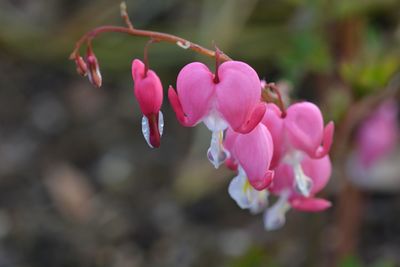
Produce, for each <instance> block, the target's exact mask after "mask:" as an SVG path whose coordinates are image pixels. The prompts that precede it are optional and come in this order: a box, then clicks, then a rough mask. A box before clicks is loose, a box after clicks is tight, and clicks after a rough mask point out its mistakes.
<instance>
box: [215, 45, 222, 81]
mask: <svg viewBox="0 0 400 267" xmlns="http://www.w3.org/2000/svg"><path fill="white" fill-rule="evenodd" d="M220 57H221V50H219V48H218V47H217V46H215V75H214V83H219V76H218V69H219V65H220V63H221V62H220V61H221V58H220Z"/></svg>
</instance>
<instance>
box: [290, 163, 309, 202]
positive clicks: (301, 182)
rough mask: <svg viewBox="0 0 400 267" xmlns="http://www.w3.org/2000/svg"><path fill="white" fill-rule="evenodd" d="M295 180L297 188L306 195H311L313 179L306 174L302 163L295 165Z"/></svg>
mask: <svg viewBox="0 0 400 267" xmlns="http://www.w3.org/2000/svg"><path fill="white" fill-rule="evenodd" d="M293 172H294V180H295V188H296V190H297V191H298V192H299V193H300V194H302V195H303V196H305V197H308V196H310V193H311V189H312V187H313V181H312V180H311V178H310V177H308V176H307V175H305V173H304V172H303V168H302V167H301V164H300V163H296V164H295V165H293Z"/></svg>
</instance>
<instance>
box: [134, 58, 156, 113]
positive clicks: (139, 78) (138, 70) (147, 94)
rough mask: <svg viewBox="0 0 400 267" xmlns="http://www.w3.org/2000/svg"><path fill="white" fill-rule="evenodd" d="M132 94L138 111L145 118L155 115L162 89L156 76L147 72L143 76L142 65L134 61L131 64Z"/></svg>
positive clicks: (138, 61) (149, 71)
mask: <svg viewBox="0 0 400 267" xmlns="http://www.w3.org/2000/svg"><path fill="white" fill-rule="evenodd" d="M132 77H133V81H134V93H135V97H136V99H137V101H138V103H139V106H140V109H141V111H142V113H143V114H144V115H145V116H150V115H152V114H153V115H157V114H158V112H159V111H160V109H161V105H162V101H163V89H162V85H161V81H160V78H158V76H157V74H156V73H155V72H154V71H152V70H148V72H147V75H146V76H144V64H143V63H142V62H141V61H140V60H138V59H135V60H134V61H133V62H132Z"/></svg>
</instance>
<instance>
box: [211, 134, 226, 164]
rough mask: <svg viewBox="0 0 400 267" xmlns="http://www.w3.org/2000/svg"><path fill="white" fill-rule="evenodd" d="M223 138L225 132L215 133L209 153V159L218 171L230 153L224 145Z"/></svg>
mask: <svg viewBox="0 0 400 267" xmlns="http://www.w3.org/2000/svg"><path fill="white" fill-rule="evenodd" d="M223 138H224V132H223V131H222V130H219V131H213V132H212V135H211V143H210V148H209V149H208V151H207V158H208V160H209V161H210V162H211V163H212V164H213V165H214V167H215V168H216V169H218V167H219V166H220V165H221V164H222V163H224V161H225V160H226V159H227V158H228V152H227V151H226V150H225V148H224V146H223V144H222V142H223Z"/></svg>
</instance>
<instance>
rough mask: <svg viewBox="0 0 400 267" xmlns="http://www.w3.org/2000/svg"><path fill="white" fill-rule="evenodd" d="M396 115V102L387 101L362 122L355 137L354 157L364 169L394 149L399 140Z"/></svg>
mask: <svg viewBox="0 0 400 267" xmlns="http://www.w3.org/2000/svg"><path fill="white" fill-rule="evenodd" d="M397 113H398V107H397V104H396V102H395V101H394V100H387V101H385V102H384V103H382V104H381V105H380V106H379V107H378V108H377V109H376V110H375V111H374V112H373V113H372V114H371V115H370V116H369V117H367V118H366V119H365V120H364V121H363V122H362V124H361V126H360V128H359V129H358V131H357V136H356V157H357V159H358V161H359V164H360V165H361V166H362V167H363V168H364V169H368V168H369V167H370V166H371V165H372V164H373V163H374V162H376V161H378V160H379V159H381V158H382V157H384V156H385V155H387V154H388V153H390V152H391V151H392V150H393V148H395V147H396V146H395V145H396V143H397V141H398V138H399V125H398V121H397Z"/></svg>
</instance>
